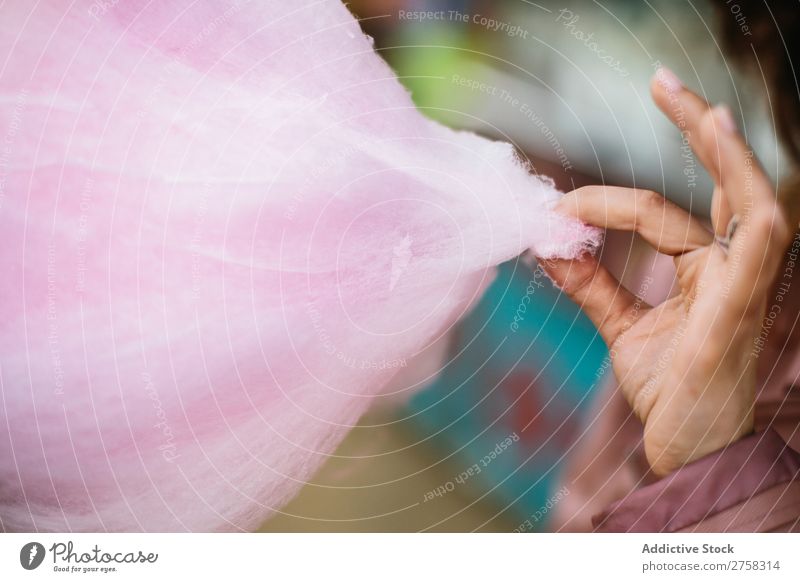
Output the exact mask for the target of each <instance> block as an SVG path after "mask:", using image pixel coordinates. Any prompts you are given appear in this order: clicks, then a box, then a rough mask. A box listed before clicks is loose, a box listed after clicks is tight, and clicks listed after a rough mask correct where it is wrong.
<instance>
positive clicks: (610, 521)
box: [592, 430, 800, 532]
mask: <svg viewBox="0 0 800 582" xmlns="http://www.w3.org/2000/svg"><path fill="white" fill-rule="evenodd" d="M592 523H593V525H594V527H595V530H596V531H601V532H677V531H744V532H749V531H796V530H798V529H800V454H799V453H798V452H797V451H795V450H793V449H791V448H789V447H788V446H787V445H786V443H785V442H784V441H783V439H781V437H780V436H778V434H777V433H776V432H775V431H773V430H768V431H765V432H758V433H755V434H752V435H750V436H748V437H745V438H743V439H741V440H739V441H737V442H735V443H733V444H731V445H729V446H728V447H726V448H724V449H721V450H719V451H717V452H715V453H712V454H710V455H708V456H706V457H703V458H702V459H698V460H697V461H694V462H692V463H689V464H688V465H686V466H684V467H682V468H680V469H679V470H677V471H675V472H674V473H672V474H670V475H668V476H667V477H665V478H663V479H661V480H660V481H657V482H655V483H652V484H650V485H647V486H644V487H642V488H640V489H637V490H636V491H634V492H633V493H631V494H630V495H627V496H626V497H624V498H623V499H621V500H619V501H617V502H615V503H613V504H612V505H610V506H609V507H607V508H606V509H605V510H604V511H602V512H601V513H599V514H598V515H595V516H594V517H593V519H592Z"/></svg>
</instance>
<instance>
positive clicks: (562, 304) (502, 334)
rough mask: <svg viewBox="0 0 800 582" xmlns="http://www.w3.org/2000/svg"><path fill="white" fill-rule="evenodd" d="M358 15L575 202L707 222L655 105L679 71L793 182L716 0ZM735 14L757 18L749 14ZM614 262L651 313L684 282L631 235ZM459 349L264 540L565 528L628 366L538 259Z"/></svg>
mask: <svg viewBox="0 0 800 582" xmlns="http://www.w3.org/2000/svg"><path fill="white" fill-rule="evenodd" d="M349 7H350V9H351V10H352V11H353V13H354V14H356V15H357V17H358V18H359V19H360V20H361V24H362V28H363V29H364V31H365V32H366V33H367V34H369V35H371V36H372V37H373V38H374V39H375V47H376V49H377V50H378V51H379V52H380V54H381V55H382V56H383V58H385V59H386V60H387V61H388V62H389V64H390V65H391V66H392V68H393V69H394V70H395V71H396V73H397V75H398V76H399V78H400V81H401V82H402V83H403V84H404V85H405V86H406V87H407V88H408V90H409V91H410V93H411V95H412V97H413V99H414V101H415V103H416V104H417V105H418V107H419V108H420V109H421V110H422V111H423V112H424V114H426V115H427V116H429V117H431V118H433V119H436V120H438V121H440V122H442V123H444V124H446V125H448V126H451V127H453V128H457V129H467V130H471V131H475V132H478V133H481V134H483V135H486V136H489V137H492V138H495V139H501V140H504V141H509V142H511V143H513V144H514V145H515V146H516V147H517V148H518V149H519V151H520V153H521V155H522V156H523V157H525V158H527V159H528V160H530V162H531V164H532V168H533V169H534V171H536V172H538V173H541V174H544V175H547V176H550V177H552V178H553V179H554V180H555V181H556V184H557V185H558V186H559V187H560V188H561V189H562V190H565V191H566V190H571V189H574V188H575V187H578V186H581V185H585V184H599V183H605V184H614V185H622V186H636V187H641V188H649V189H653V190H657V191H659V192H662V193H664V194H665V195H666V196H667V197H668V198H670V199H672V200H673V201H675V202H677V203H678V204H680V205H681V206H683V207H685V208H686V209H688V210H690V211H691V212H693V213H695V214H698V215H700V216H706V215H707V212H708V208H709V204H710V197H711V183H710V180H709V178H708V176H707V175H706V173H705V171H704V170H703V169H702V167H701V166H700V165H699V163H697V162H696V160H695V159H694V157H693V156H692V155H691V154H690V152H688V151H687V150H686V148H685V147H682V146H683V144H682V138H681V135H680V133H679V131H677V130H676V129H675V127H674V126H672V125H671V124H670V123H669V122H668V121H667V120H666V119H665V118H664V117H663V116H662V115H661V114H660V113H659V112H658V111H657V110H656V108H655V106H654V105H653V104H652V102H651V100H650V97H649V91H648V85H649V81H650V78H651V77H652V76H653V74H654V73H655V71H656V69H657V67H658V65H659V63H663V64H664V65H666V66H668V67H669V68H671V69H672V70H673V71H675V72H676V73H677V74H678V76H679V77H680V78H681V79H682V80H683V81H684V83H686V84H687V85H688V86H690V87H691V88H693V89H694V90H695V91H697V92H698V93H699V94H701V95H702V96H704V97H705V98H706V99H707V100H708V101H710V102H712V103H718V102H725V103H728V104H729V105H730V106H731V109H732V110H733V111H734V112H735V114H736V115H737V116H738V117H739V119H738V121H739V123H740V127H741V128H742V130H743V132H744V133H745V135H746V137H747V139H748V141H749V142H750V143H751V145H752V146H753V147H754V149H755V151H756V152H757V154H758V155H759V157H760V158H761V161H762V163H763V164H764V166H765V168H766V169H767V171H768V173H770V174H771V175H772V176H773V178H776V177H778V176H779V175H780V174H781V169H782V167H783V160H782V159H781V156H780V153H779V151H778V147H777V143H776V140H775V136H774V135H773V132H772V131H771V128H772V125H773V123H772V121H771V120H770V119H769V118H768V108H767V107H766V106H765V104H764V102H763V99H764V97H763V96H761V95H760V94H759V92H758V91H756V90H754V89H753V88H752V87H750V86H749V84H748V81H746V80H745V79H743V78H742V77H740V76H739V75H738V74H737V73H736V71H734V70H733V65H732V64H731V63H730V62H729V61H728V60H726V58H725V57H724V56H723V55H722V53H721V52H720V48H719V45H718V42H717V40H716V32H715V22H714V18H712V14H711V10H710V0H709V2H702V1H701V2H684V1H683V0H648V1H645V2H630V1H629V0H605V1H603V2H599V1H588V0H585V1H563V2H561V1H559V2H551V1H548V0H538V1H536V2H533V1H528V0H502V1H500V0H494V1H491V0H484V1H479V0H474V1H470V0H448V1H441V0H440V1H434V0H430V1H427V0H360V1H351V2H349ZM730 18H733V19H737V24H738V25H739V26H740V27H746V26H747V22H746V15H745V14H742V13H738V12H736V11H735V10H733V9H732V10H731V13H730ZM601 259H602V261H603V262H604V263H605V264H606V265H607V266H609V267H610V269H611V270H612V272H614V273H615V274H616V275H617V276H618V277H619V278H620V280H621V281H622V282H623V284H625V285H626V286H628V287H629V288H631V289H634V290H639V291H642V293H643V295H644V296H645V299H646V300H647V301H651V302H652V301H660V300H661V299H663V296H659V295H657V293H659V292H660V293H662V295H663V293H664V289H668V288H669V286H670V278H671V272H670V269H669V265H670V264H671V261H670V260H667V261H666V262H665V261H664V260H663V258H662V257H659V256H657V255H655V254H654V253H653V252H651V251H650V249H649V248H648V247H647V246H645V245H644V244H642V243H641V242H640V241H638V240H637V239H635V238H632V237H630V236H627V235H621V234H619V233H610V234H609V236H608V238H607V241H606V244H605V246H604V248H603V249H602V254H601ZM653 273H655V274H656V281H655V282H654V284H651V285H648V286H647V287H648V288H647V289H644V288H643V287H642V281H643V280H644V277H645V276H647V275H648V274H649V275H652V274H653ZM524 297H528V299H529V300H526V301H525V302H523V301H522V299H523V298H524ZM515 317H516V319H515ZM511 320H515V321H517V323H518V325H517V326H516V329H513V330H512V331H510V330H509V325H508V322H509V321H511ZM446 347H447V350H448V353H449V358H448V361H449V363H448V365H447V366H446V367H445V368H444V370H443V371H442V373H441V374H440V376H439V377H438V379H437V381H436V382H435V383H434V384H433V385H431V386H429V387H428V388H426V389H424V390H423V391H420V392H418V393H416V394H415V395H414V396H413V397H411V398H410V400H404V401H400V402H397V401H393V402H383V403H380V404H379V405H377V406H376V407H375V408H374V409H373V410H372V411H371V412H370V413H369V414H368V415H367V416H366V417H364V418H363V419H362V421H361V423H360V425H359V426H358V427H357V428H355V429H354V430H353V431H352V432H351V433H350V435H349V436H348V437H347V439H346V440H345V441H344V443H343V444H342V445H341V447H340V448H339V449H338V450H337V451H336V453H335V454H334V455H332V456H331V458H330V459H329V461H328V462H327V463H326V465H325V466H324V467H323V469H322V470H321V471H320V472H319V473H318V474H317V475H316V477H315V478H314V479H313V481H312V482H311V483H309V484H307V485H306V486H305V487H304V489H303V490H302V491H301V493H300V494H299V496H298V497H297V498H296V499H295V500H294V501H293V502H292V503H290V504H289V505H288V506H287V507H285V508H283V510H282V513H281V514H279V515H278V516H276V517H274V518H273V519H271V520H270V521H268V522H267V523H265V524H264V525H263V527H262V530H263V531H514V530H525V531H537V530H538V531H548V529H549V526H550V523H549V520H548V516H549V514H550V513H551V509H552V507H553V505H554V504H555V503H557V502H558V500H559V499H560V498H561V497H562V496H564V495H568V489H566V490H565V489H564V484H563V483H560V482H559V477H560V475H561V473H562V471H563V468H564V464H565V459H568V458H569V453H570V451H571V448H572V446H573V445H574V443H575V441H576V439H577V438H578V437H579V436H580V435H581V433H582V432H583V431H585V430H586V428H587V424H589V422H590V418H591V416H590V412H591V406H592V402H593V397H594V396H595V395H596V394H597V392H598V391H599V390H600V388H601V386H602V384H603V382H606V381H608V375H609V374H610V373H611V372H610V369H609V368H608V362H607V360H606V356H607V353H606V349H605V346H604V345H603V343H602V341H601V340H600V338H599V337H598V336H597V334H596V331H595V329H594V327H593V326H592V325H591V323H590V322H589V321H588V320H587V319H586V318H585V317H584V316H583V315H582V314H581V313H580V312H579V310H578V309H577V308H576V307H575V306H574V305H572V304H571V303H570V302H569V301H568V300H566V299H565V298H563V297H561V296H560V295H559V293H558V290H556V289H554V288H553V287H552V286H551V285H550V283H549V281H548V280H547V279H546V278H545V277H544V276H542V274H541V272H540V271H537V270H536V268H535V265H534V266H533V267H531V266H530V265H528V264H522V263H521V262H519V261H517V262H514V263H509V264H506V265H503V266H502V267H501V268H500V271H499V275H498V277H497V280H496V281H495V283H494V285H493V286H492V287H491V288H490V290H489V292H488V293H487V295H486V296H485V297H484V298H483V300H482V302H481V303H480V305H478V307H477V308H476V309H475V310H474V311H473V312H472V314H471V315H470V316H469V317H468V318H467V319H466V320H465V321H463V322H462V323H461V324H460V325H459V327H458V329H457V330H456V331H455V333H454V334H453V337H452V338H451V339H450V344H449V345H448V346H446Z"/></svg>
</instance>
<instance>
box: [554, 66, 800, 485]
mask: <svg viewBox="0 0 800 582" xmlns="http://www.w3.org/2000/svg"><path fill="white" fill-rule="evenodd" d="M651 92H652V95H653V99H654V100H655V102H656V104H657V105H658V107H659V108H660V109H661V110H662V111H663V112H664V113H665V114H666V115H667V116H668V117H669V118H670V119H671V120H672V122H673V123H675V125H676V126H678V128H679V129H680V130H681V132H682V133H683V136H684V137H685V138H686V140H688V143H689V145H690V146H691V148H692V150H693V151H694V152H695V154H696V156H697V158H698V159H699V161H700V162H701V163H702V164H703V165H704V166H705V168H706V169H707V170H708V171H709V173H710V174H711V176H712V177H713V179H714V184H715V188H714V193H713V199H712V215H711V221H712V225H713V233H712V232H710V231H709V230H707V229H706V228H705V226H704V225H703V224H702V223H701V222H700V221H699V220H697V219H696V218H694V217H692V216H691V215H690V214H689V213H688V212H686V211H684V210H683V209H681V208H679V207H678V206H676V205H674V204H672V203H670V202H668V201H667V200H666V199H664V198H663V197H662V196H661V195H659V194H656V193H654V192H650V191H644V190H636V189H628V188H618V187H607V186H590V187H585V188H580V189H578V190H575V191H573V192H570V193H568V194H566V195H565V196H564V197H563V198H562V200H561V201H560V202H559V205H558V210H559V211H561V212H563V213H565V214H568V215H571V216H574V217H577V218H579V219H580V220H583V221H584V222H587V223H589V224H593V225H596V226H599V227H603V228H607V229H617V230H628V231H635V232H637V233H638V234H639V235H640V236H641V237H643V238H644V240H645V241H647V242H648V243H649V244H651V245H653V246H654V247H655V248H656V249H657V250H658V251H659V252H661V253H664V254H668V255H671V256H673V257H674V262H675V267H676V269H677V281H678V286H679V288H680V291H679V293H678V295H677V296H675V297H672V298H670V299H668V300H666V301H664V302H663V303H661V304H660V305H656V306H650V305H647V304H644V303H643V301H642V300H641V299H639V298H637V297H636V296H635V295H634V294H633V293H631V292H630V291H628V290H627V289H625V288H623V287H622V286H621V285H620V284H619V282H618V281H617V280H616V279H615V278H614V277H613V276H612V275H611V274H610V273H609V272H608V271H607V270H606V269H605V268H604V267H603V266H602V265H600V263H599V262H598V261H597V260H596V259H595V258H593V257H584V258H582V259H580V260H570V261H567V260H557V261H546V262H543V263H542V267H543V268H544V269H545V271H546V272H547V273H548V274H549V275H550V276H551V277H552V278H553V280H554V281H555V282H556V284H558V285H559V286H560V287H561V288H562V289H563V290H564V292H565V293H566V294H567V295H568V296H569V297H570V298H572V299H573V301H575V302H576V303H578V304H579V305H580V306H581V307H582V308H583V310H584V311H585V312H586V314H587V315H588V316H589V317H590V318H591V319H592V321H593V322H594V324H595V325H596V326H597V328H598V329H599V332H600V334H601V335H602V337H603V339H604V340H605V342H606V344H607V345H608V346H609V350H610V354H611V358H612V365H613V369H614V373H615V375H616V377H617V380H618V382H619V386H620V389H621V390H622V392H623V394H624V395H625V398H626V399H627V401H628V402H629V403H630V405H631V407H632V409H633V411H634V412H635V414H636V415H637V416H638V417H639V419H640V420H641V421H642V423H643V424H644V449H645V454H646V456H647V459H648V461H649V463H650V466H651V468H652V470H653V472H654V473H656V474H657V475H665V474H667V473H670V472H671V471H673V470H675V469H677V468H679V467H681V466H682V465H684V464H685V463H688V462H690V461H692V460H695V459H697V458H700V457H702V456H704V455H707V454H709V453H711V452H713V451H715V450H717V449H720V448H722V447H724V446H725V445H727V444H729V443H731V442H733V441H735V440H737V439H739V438H741V437H742V436H744V435H746V434H748V433H749V432H751V431H752V429H753V406H754V402H755V386H756V365H755V364H756V356H755V354H754V340H755V339H756V338H757V337H758V335H759V333H760V332H761V326H762V321H763V318H764V312H765V309H766V305H767V300H768V297H769V294H770V290H771V287H772V283H773V281H774V279H775V276H776V274H777V273H778V271H779V270H780V268H781V266H782V264H783V258H784V252H785V250H786V248H787V246H788V245H789V243H790V241H791V237H792V235H793V233H794V232H795V228H796V227H797V216H796V212H793V211H790V210H789V209H788V208H786V207H784V206H783V205H781V204H779V202H778V200H777V198H776V195H775V190H774V188H773V186H772V184H771V183H770V180H769V179H768V177H767V176H766V175H765V173H764V172H763V170H762V169H761V167H760V166H759V164H758V162H757V161H756V160H755V158H754V157H753V154H752V152H751V150H750V149H749V148H748V146H747V144H746V143H745V141H744V139H743V138H742V136H741V134H740V133H739V132H738V130H737V129H736V125H735V123H734V121H733V118H732V116H731V114H730V111H729V110H728V109H727V108H726V107H724V106H721V107H711V106H710V105H709V104H708V103H707V102H705V101H704V100H703V99H701V98H700V97H699V96H697V95H696V94H694V93H693V92H691V91H689V90H688V89H686V88H685V87H683V86H682V84H681V83H680V82H679V81H678V80H677V78H675V77H674V75H673V74H672V73H670V72H669V71H667V70H665V69H661V70H660V71H659V73H658V74H657V75H656V78H655V79H654V80H653V83H652V85H651ZM790 214H791V216H790ZM715 235H716V238H715ZM730 235H732V236H730Z"/></svg>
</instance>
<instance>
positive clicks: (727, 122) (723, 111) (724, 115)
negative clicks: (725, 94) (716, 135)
mask: <svg viewBox="0 0 800 582" xmlns="http://www.w3.org/2000/svg"><path fill="white" fill-rule="evenodd" d="M714 117H716V118H717V121H718V122H719V125H720V127H722V129H724V130H725V131H727V132H728V133H736V132H737V131H738V129H737V127H736V122H735V121H734V120H733V114H732V113H731V109H730V107H728V106H727V105H717V106H716V107H714Z"/></svg>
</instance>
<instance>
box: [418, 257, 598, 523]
mask: <svg viewBox="0 0 800 582" xmlns="http://www.w3.org/2000/svg"><path fill="white" fill-rule="evenodd" d="M526 297H527V299H524V298H526ZM522 306H524V307H522ZM515 317H516V321H517V325H512V324H513V323H514V322H515ZM450 353H451V357H452V359H451V360H450V361H449V363H448V365H447V366H446V367H445V369H444V370H443V372H442V374H441V376H440V377H439V379H438V380H437V381H436V382H435V383H434V384H433V385H432V386H430V387H429V388H427V389H426V390H424V391H422V392H420V393H419V394H417V395H416V396H415V397H414V398H413V399H412V400H411V402H410V403H409V404H408V410H407V411H406V412H407V413H408V414H409V416H412V419H413V422H414V424H415V426H416V427H417V429H418V430H419V432H420V435H418V437H419V438H421V439H430V441H429V442H431V443H433V444H434V446H436V447H437V448H438V449H439V451H440V454H441V455H442V457H447V458H450V459H451V460H453V461H454V465H455V466H456V467H463V469H464V473H461V475H462V476H463V475H466V477H462V479H461V480H460V481H459V480H455V481H454V483H453V487H456V486H464V487H471V488H477V492H478V493H479V495H480V496H481V497H483V496H488V499H489V500H490V501H493V502H494V504H495V505H496V506H497V507H498V512H503V513H504V515H505V517H507V518H508V519H509V520H511V521H512V522H519V523H522V522H524V521H525V520H531V521H533V520H532V519H531V518H533V517H535V518H536V520H535V522H534V528H536V529H541V530H545V529H546V527H547V513H548V512H547V510H546V506H547V504H548V500H549V499H552V498H554V496H557V492H556V489H557V486H556V484H557V479H558V477H559V475H560V471H561V469H562V466H563V464H564V458H565V454H566V453H567V451H568V449H569V448H570V446H571V444H572V443H573V442H574V440H575V439H576V437H577V436H578V435H579V434H580V432H581V430H582V427H583V426H584V423H585V420H586V419H585V416H586V414H585V413H586V412H587V410H588V408H589V406H590V404H591V400H592V397H593V396H594V394H595V392H596V388H597V386H598V385H599V384H600V380H601V379H602V377H603V373H604V372H605V370H606V368H607V366H604V361H605V358H606V356H607V350H606V347H605V345H604V343H603V342H602V340H601V339H600V337H599V335H598V334H597V332H596V329H595V328H594V326H593V325H592V323H591V322H590V321H589V320H588V319H587V318H586V316H584V315H583V314H582V313H581V311H580V310H579V309H578V308H577V307H576V306H575V305H574V304H573V303H572V302H571V301H569V299H567V298H566V297H565V296H563V295H562V294H561V293H560V292H559V291H558V290H557V289H555V288H554V287H553V286H552V284H551V283H550V281H549V280H548V279H547V278H546V277H545V276H544V274H543V273H542V272H541V270H537V271H531V270H530V268H529V267H527V266H526V265H524V264H523V263H522V262H519V261H517V262H512V263H507V264H505V265H503V266H501V268H500V270H499V274H498V277H497V279H496V281H495V282H494V283H493V284H492V285H491V287H490V288H489V290H488V292H487V293H486V295H485V296H484V297H483V298H482V300H481V301H480V303H479V304H478V306H477V307H476V308H475V310H474V311H473V312H472V313H471V314H470V315H469V316H468V317H467V318H466V319H465V320H464V321H462V322H461V323H460V324H459V325H458V329H457V331H456V340H455V342H454V345H453V346H452V347H451V350H450ZM509 437H511V442H510V444H509V442H508V440H507V439H508V438H509ZM502 443H505V446H502ZM500 449H502V450H500ZM498 450H500V451H499V453H498ZM493 453H494V454H493ZM470 469H472V472H471V473H470ZM476 469H477V472H476ZM473 491H475V490H474V489H473ZM543 509H545V510H544V511H542V510H543Z"/></svg>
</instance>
